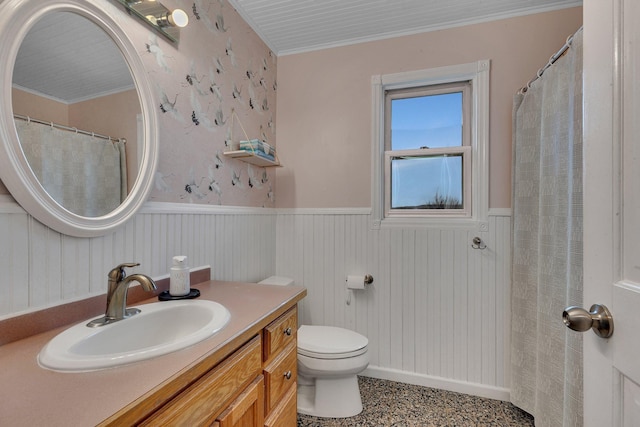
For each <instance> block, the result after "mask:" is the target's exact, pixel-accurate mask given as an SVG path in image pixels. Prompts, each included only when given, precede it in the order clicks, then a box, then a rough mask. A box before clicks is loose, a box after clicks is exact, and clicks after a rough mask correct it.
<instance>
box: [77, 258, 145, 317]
mask: <svg viewBox="0 0 640 427" xmlns="http://www.w3.org/2000/svg"><path fill="white" fill-rule="evenodd" d="M138 265H140V264H135V263H125V264H120V265H119V266H117V267H116V268H114V269H113V270H111V271H110V272H109V275H108V277H109V287H108V289H107V310H106V312H105V315H104V317H101V318H99V319H95V320H92V321H91V322H89V323H87V326H89V327H91V328H96V327H98V326H103V325H108V324H109V323H113V322H117V321H118V320H122V319H126V318H127V317H131V316H133V315H135V314H138V313H140V310H138V309H137V308H127V291H128V290H129V284H130V283H131V282H133V281H136V282H138V283H140V284H141V285H142V288H143V289H144V290H145V291H147V292H153V291H154V290H155V289H157V288H156V284H155V282H154V281H153V279H152V278H151V277H149V276H145V275H144V274H132V275H131V276H127V273H125V271H124V269H125V267H137V266H138Z"/></svg>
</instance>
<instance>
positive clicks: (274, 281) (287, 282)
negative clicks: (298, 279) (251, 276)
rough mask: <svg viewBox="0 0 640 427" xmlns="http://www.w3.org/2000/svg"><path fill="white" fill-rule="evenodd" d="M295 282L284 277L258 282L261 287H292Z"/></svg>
mask: <svg viewBox="0 0 640 427" xmlns="http://www.w3.org/2000/svg"><path fill="white" fill-rule="evenodd" d="M294 283H295V282H294V280H293V279H291V278H290V277H284V276H271V277H267V278H266V279H264V280H262V281H260V282H258V284H259V285H277V286H291V285H293V284H294Z"/></svg>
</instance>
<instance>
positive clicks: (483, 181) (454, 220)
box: [371, 60, 490, 231]
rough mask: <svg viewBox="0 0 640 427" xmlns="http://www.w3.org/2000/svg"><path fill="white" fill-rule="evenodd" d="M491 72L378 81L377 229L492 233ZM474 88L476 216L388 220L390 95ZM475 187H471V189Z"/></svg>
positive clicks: (484, 68)
mask: <svg viewBox="0 0 640 427" xmlns="http://www.w3.org/2000/svg"><path fill="white" fill-rule="evenodd" d="M489 71H490V61H489V60H481V61H477V62H471V63H467V64H460V65H453V66H447V67H439V68H431V69H426V70H419V71H411V72H404V73H396V74H385V75H377V76H373V77H372V79H371V90H372V93H371V95H372V96H371V99H372V126H373V127H372V136H373V147H372V150H371V152H372V165H373V167H372V196H371V201H372V224H371V225H372V228H374V229H379V228H380V227H394V226H396V227H419V226H433V227H470V228H471V227H475V228H478V229H479V230H480V231H486V230H488V222H487V216H488V210H489V167H488V166H489V157H488V145H489ZM466 81H468V82H471V110H472V111H471V123H470V126H471V128H470V130H471V147H470V149H471V162H467V163H470V164H469V165H465V167H467V166H470V169H471V170H470V171H468V173H469V174H470V178H471V186H470V187H471V188H470V191H471V196H470V198H471V211H470V213H469V214H468V215H467V214H464V215H460V214H453V213H452V212H442V213H441V214H440V215H433V214H429V215H424V214H422V215H416V214H413V215H402V216H386V215H385V185H386V181H388V180H386V179H385V176H386V175H385V173H386V171H385V92H386V91H389V90H397V89H408V88H418V87H422V86H432V85H441V84H447V83H459V82H466ZM468 187H469V186H467V188H468Z"/></svg>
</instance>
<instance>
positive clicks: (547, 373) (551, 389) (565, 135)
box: [511, 30, 583, 427]
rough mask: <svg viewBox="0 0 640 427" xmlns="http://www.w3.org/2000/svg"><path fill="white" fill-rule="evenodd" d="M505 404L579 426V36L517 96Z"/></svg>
mask: <svg viewBox="0 0 640 427" xmlns="http://www.w3.org/2000/svg"><path fill="white" fill-rule="evenodd" d="M513 120H514V126H513V132H514V141H513V147H514V153H513V159H514V164H513V242H512V243H513V248H512V249H513V257H512V294H511V314H512V316H511V325H512V326H511V401H512V402H513V403H514V404H515V405H516V406H518V407H520V408H522V409H524V410H525V411H527V412H529V413H530V414H532V415H533V416H534V417H535V425H536V426H565V427H566V426H582V424H583V422H582V337H581V335H580V334H579V333H577V332H574V331H571V330H569V329H568V328H566V327H565V326H564V324H563V322H562V311H563V310H564V308H565V307H566V306H570V305H580V306H581V305H582V30H580V31H578V32H577V33H576V34H575V36H574V38H573V43H572V45H571V47H570V48H569V49H568V50H567V52H566V53H565V55H564V56H563V57H561V58H560V59H558V60H557V61H556V62H555V64H554V65H553V66H551V67H549V68H548V69H547V70H546V71H545V72H544V74H543V75H542V77H541V78H539V79H538V80H536V81H534V82H533V83H532V84H531V87H530V89H529V90H527V91H526V92H525V94H524V95H521V94H518V95H516V98H515V100H514V114H513Z"/></svg>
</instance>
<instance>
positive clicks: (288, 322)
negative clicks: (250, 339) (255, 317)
mask: <svg viewBox="0 0 640 427" xmlns="http://www.w3.org/2000/svg"><path fill="white" fill-rule="evenodd" d="M297 336H298V309H297V307H293V308H292V309H291V310H289V311H287V312H286V313H284V314H283V315H282V316H280V317H278V318H277V319H276V320H274V321H273V322H271V323H270V324H269V326H267V327H266V328H264V361H265V362H268V361H269V359H270V358H271V357H273V356H274V355H275V354H276V353H278V352H279V351H280V350H282V349H283V348H285V347H286V346H287V345H289V344H290V343H292V342H296V337H297Z"/></svg>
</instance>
